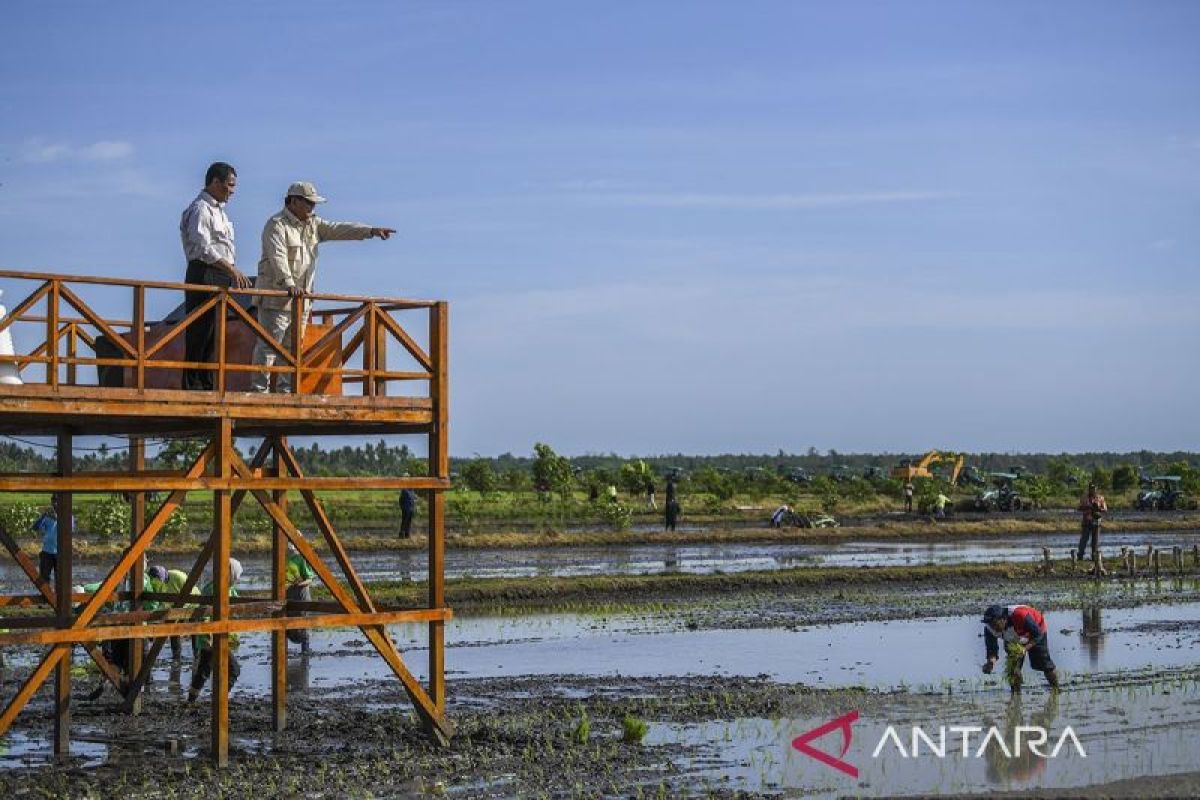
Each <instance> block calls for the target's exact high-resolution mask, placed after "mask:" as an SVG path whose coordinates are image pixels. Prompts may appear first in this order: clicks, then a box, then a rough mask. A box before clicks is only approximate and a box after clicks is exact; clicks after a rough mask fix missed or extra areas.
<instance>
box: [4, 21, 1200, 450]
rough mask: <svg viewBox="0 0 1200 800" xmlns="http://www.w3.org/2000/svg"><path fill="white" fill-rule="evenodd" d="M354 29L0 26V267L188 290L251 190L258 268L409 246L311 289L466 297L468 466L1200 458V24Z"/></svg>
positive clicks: (458, 301) (460, 380)
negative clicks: (781, 457) (197, 230)
mask: <svg viewBox="0 0 1200 800" xmlns="http://www.w3.org/2000/svg"><path fill="white" fill-rule="evenodd" d="M329 10H330V9H329V7H328V6H325V5H323V6H318V5H315V4H307V3H303V2H291V3H276V2H262V3H254V4H237V3H224V2H214V3H210V4H207V5H205V6H204V9H203V14H199V13H198V11H199V10H198V9H196V8H194V7H184V6H178V7H177V6H174V5H170V4H131V5H120V4H115V5H97V4H92V3H82V2H65V3H58V4H54V6H53V7H52V8H50V7H45V6H41V5H37V4H22V5H19V6H15V7H13V8H11V9H9V10H8V13H7V14H6V27H7V29H8V30H9V44H8V46H7V47H6V48H5V49H4V50H3V51H2V52H0V268H3V269H23V270H38V271H51V272H67V273H88V274H97V275H110V276H117V277H125V278H139V279H164V280H182V277H183V270H184V265H183V262H182V255H181V252H180V246H179V238H178V220H179V214H180V212H181V211H182V210H183V208H184V207H185V206H186V205H187V204H188V202H190V200H191V199H192V197H194V196H195V194H196V193H197V191H198V190H199V189H200V188H201V187H200V184H201V183H202V176H203V172H204V169H205V167H206V166H207V165H208V163H209V162H211V161H213V160H218V159H220V160H227V161H230V162H232V163H233V164H234V165H235V166H236V167H237V169H238V173H239V187H238V192H237V194H236V196H235V197H234V199H233V201H232V202H231V203H230V205H229V212H230V215H231V217H232V219H233V222H234V225H235V227H236V229H237V240H238V251H239V257H238V261H239V263H240V266H241V267H242V268H243V269H244V270H249V271H251V272H253V270H254V264H255V263H256V262H257V260H258V237H259V232H260V231H261V228H262V225H263V223H264V222H265V220H266V219H267V217H269V216H270V215H271V214H273V213H275V212H276V211H277V210H278V207H279V204H280V199H281V196H282V194H283V192H284V189H285V187H286V186H287V184H288V183H290V182H291V181H293V180H296V179H308V180H312V181H314V182H315V183H316V185H317V187H318V188H319V190H320V191H321V193H322V194H324V195H326V196H327V197H329V198H330V202H329V203H328V204H326V206H324V207H323V208H322V213H323V215H324V216H326V217H327V218H329V219H334V220H339V219H344V220H357V221H362V222H366V223H369V224H373V225H386V226H390V227H394V228H397V229H398V230H399V234H398V236H397V237H395V238H393V239H392V240H390V241H388V242H380V241H372V242H366V243H333V244H330V245H327V246H325V247H323V248H322V251H321V260H320V264H319V267H318V273H317V284H318V290H319V291H324V292H344V293H350V294H374V295H388V296H406V297H419V298H431V299H446V300H448V301H449V302H450V303H451V324H450V342H451V345H450V347H451V350H450V357H451V365H450V369H451V452H452V453H453V454H455V455H456V456H465V455H469V454H471V453H476V452H477V453H482V454H487V455H499V454H501V453H504V452H513V453H520V454H524V453H526V452H528V451H530V450H531V449H532V445H533V442H535V441H545V442H547V443H549V444H551V445H552V446H554V447H555V449H556V450H558V451H559V452H562V453H567V454H573V455H580V454H585V453H588V452H602V453H607V452H617V453H630V454H649V453H664V454H673V453H723V452H733V453H738V452H744V453H751V452H753V453H773V452H776V451H778V450H780V449H782V450H785V451H787V452H794V453H803V452H805V451H807V449H808V448H809V447H815V448H817V449H818V450H819V451H821V452H822V453H824V452H825V451H826V450H828V449H831V448H832V449H835V450H837V451H839V452H847V453H849V452H872V453H882V452H892V453H919V452H924V451H926V450H928V449H930V448H934V447H939V448H940V447H946V448H947V449H954V450H964V451H971V452H980V451H987V452H1000V453H1007V452H1052V453H1058V452H1097V451H1120V452H1132V451H1138V450H1143V449H1146V450H1153V451H1159V452H1173V451H1177V450H1178V451H1190V452H1195V451H1198V450H1200V422H1198V421H1197V415H1196V414H1195V411H1194V400H1195V398H1197V397H1200V376H1197V373H1196V370H1195V368H1194V365H1195V364H1196V360H1197V359H1196V356H1195V354H1194V351H1195V349H1196V345H1197V343H1200V312H1198V311H1197V308H1198V307H1200V306H1198V304H1197V301H1198V300H1200V277H1198V276H1200V272H1198V271H1197V269H1196V266H1197V265H1196V255H1195V254H1196V253H1197V252H1198V251H1200V233H1198V230H1197V225H1196V224H1195V219H1196V215H1197V212H1198V211H1200V183H1198V181H1197V178H1200V81H1197V80H1196V77H1197V75H1200V48H1197V47H1196V46H1195V41H1196V40H1197V34H1198V33H1200V5H1197V4H1195V3H1188V2H1160V3H1154V4H1128V3H1116V2H1101V3H1091V2H1089V3H1083V2H1065V3H1057V4H1053V5H1052V6H1047V5H1045V4H1040V3H1034V2H1014V3H1007V4H1003V5H977V4H953V3H938V2H911V3H904V4H884V3H872V2H851V3H835V2H772V1H768V2H762V3H756V4H752V5H745V4H733V3H719V2H695V3H682V2H679V3H676V2H654V3H640V4H633V3H615V4H609V5H606V6H604V7H599V6H596V7H589V6H580V5H576V4H562V3H554V2H548V1H546V2H532V1H530V0H519V1H515V2H512V3H505V4H490V3H484V2H459V3H419V2H407V3H376V2H371V3H349V4H346V5H345V6H343V11H342V13H329ZM316 11H319V12H320V13H313V12H316ZM2 283H3V282H2V281H0V284H2ZM2 288H4V287H3V286H2V285H0V289H2ZM2 301H3V302H5V303H6V304H11V303H12V302H15V299H14V298H12V297H8V296H5V297H4V298H3V300H2Z"/></svg>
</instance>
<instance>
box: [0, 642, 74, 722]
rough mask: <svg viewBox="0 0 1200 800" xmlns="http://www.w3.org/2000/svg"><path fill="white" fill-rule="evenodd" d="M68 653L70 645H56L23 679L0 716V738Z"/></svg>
mask: <svg viewBox="0 0 1200 800" xmlns="http://www.w3.org/2000/svg"><path fill="white" fill-rule="evenodd" d="M70 652H71V645H69V644H57V645H55V646H54V647H51V648H50V651H49V652H48V653H46V655H44V656H43V657H42V661H41V663H40V664H38V665H37V669H35V670H34V671H33V674H32V675H30V676H29V677H28V678H26V679H25V683H24V684H22V685H21V688H20V689H19V690H18V691H17V693H16V695H15V696H13V699H12V700H9V701H8V705H7V706H5V708H4V713H2V714H0V736H3V735H4V734H6V733H8V729H9V728H10V727H11V726H12V723H13V720H14V719H16V718H17V714H20V713H21V709H23V708H24V707H25V704H26V703H28V702H29V699H30V698H31V697H33V694H34V692H36V691H37V690H38V688H40V687H41V685H42V684H43V683H45V681H46V678H48V677H50V673H51V672H53V671H54V668H55V667H57V666H58V662H60V661H62V660H63V659H64V658H65V657H66V656H67V655H68V654H70Z"/></svg>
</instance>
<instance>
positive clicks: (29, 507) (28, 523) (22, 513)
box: [0, 503, 42, 536]
mask: <svg viewBox="0 0 1200 800" xmlns="http://www.w3.org/2000/svg"><path fill="white" fill-rule="evenodd" d="M41 513H42V510H41V508H39V507H38V506H37V505H35V504H33V503H13V504H12V505H7V506H0V527H3V528H4V530H6V531H8V533H9V535H10V536H23V535H25V534H27V533H29V531H30V529H31V528H32V527H33V523H34V522H36V521H37V518H38V516H40V515H41Z"/></svg>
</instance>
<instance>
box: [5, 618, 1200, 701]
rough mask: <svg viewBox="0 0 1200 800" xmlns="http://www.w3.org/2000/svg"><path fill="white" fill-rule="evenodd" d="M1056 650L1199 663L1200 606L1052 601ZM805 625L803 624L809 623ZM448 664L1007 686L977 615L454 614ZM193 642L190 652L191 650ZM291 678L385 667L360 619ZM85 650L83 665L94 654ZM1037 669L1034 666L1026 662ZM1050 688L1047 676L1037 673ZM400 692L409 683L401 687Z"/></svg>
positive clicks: (252, 683)
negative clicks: (761, 623)
mask: <svg viewBox="0 0 1200 800" xmlns="http://www.w3.org/2000/svg"><path fill="white" fill-rule="evenodd" d="M1046 619H1047V622H1048V624H1049V627H1050V652H1051V655H1052V657H1053V658H1054V661H1055V662H1056V664H1057V665H1058V667H1059V670H1060V673H1061V674H1062V675H1063V678H1064V681H1065V682H1067V683H1070V682H1071V681H1072V679H1073V678H1074V677H1076V676H1083V675H1088V674H1094V673H1099V672H1113V671H1118V670H1139V669H1148V668H1171V667H1182V666H1188V665H1194V664H1196V663H1197V653H1200V603H1182V604H1170V605H1166V604H1160V605H1145V606H1141V607H1138V608H1129V609H1109V610H1101V609H1095V608H1092V609H1086V610H1072V611H1057V612H1048V613H1047V614H1046ZM798 622H801V621H800V620H798ZM390 630H391V632H392V635H393V638H394V640H395V641H396V643H397V645H398V646H399V647H400V649H401V651H402V652H404V653H406V654H407V661H408V665H409V667H410V668H411V669H412V670H413V672H414V673H415V674H417V675H418V676H420V677H422V679H423V677H424V674H425V660H426V659H425V657H424V655H425V632H424V628H423V627H421V626H416V625H403V626H393V627H392V628H391V629H390ZM446 640H447V642H448V648H447V653H446V671H447V675H448V677H449V678H450V679H451V680H453V679H455V678H511V677H517V676H529V675H556V674H558V675H582V676H596V677H601V676H613V675H623V676H626V677H662V676H689V675H720V676H756V675H762V676H767V677H770V678H772V679H774V680H776V681H779V682H784V683H805V684H811V685H814V686H821V687H845V686H867V687H874V688H884V689H887V688H911V689H931V690H937V691H941V690H945V689H953V690H956V691H974V690H978V689H981V688H998V687H999V686H1000V680H1001V679H1000V676H999V675H998V674H997V675H994V676H989V677H985V676H983V675H981V674H980V670H979V665H980V664H981V663H982V662H983V659H984V645H983V639H982V625H981V624H980V622H979V620H978V617H977V616H975V615H971V616H947V617H937V618H929V619H919V620H900V621H883V622H879V621H874V622H862V623H847V624H835V625H819V626H813V627H808V628H799V629H795V630H789V629H779V628H772V629H738V630H729V629H715V630H703V629H702V630H688V629H687V628H686V627H684V626H683V625H682V624H681V623H680V622H679V621H678V620H675V621H673V622H669V623H665V624H664V622H662V621H661V620H660V619H658V618H657V617H654V616H652V615H644V616H637V615H613V616H588V615H581V614H539V615H530V616H525V617H504V618H458V619H455V620H452V621H451V622H450V623H449V624H448V629H447V633H446ZM186 649H187V648H186V646H185V652H186ZM289 649H290V652H291V660H290V668H291V670H292V672H293V675H292V679H291V684H292V687H293V689H294V690H298V691H304V689H305V688H307V687H314V688H334V687H337V686H339V685H344V684H347V683H348V682H351V681H355V680H366V679H380V678H386V677H387V676H388V675H389V673H388V671H387V667H386V666H385V665H384V663H383V661H382V659H380V657H379V656H378V655H377V654H376V652H375V650H374V649H373V648H372V647H371V646H370V645H369V644H368V643H367V642H366V641H365V639H364V637H363V636H362V635H361V634H360V633H359V632H358V631H356V630H325V631H316V632H314V633H313V653H312V654H311V655H310V656H309V657H307V658H301V657H300V656H299V654H298V649H297V648H296V646H295V645H289ZM239 654H240V658H241V660H242V664H243V671H242V678H241V680H240V682H239V683H238V685H237V687H236V690H235V691H236V692H237V693H242V692H245V693H252V694H257V695H264V694H267V693H269V691H270V670H269V639H268V637H266V636H264V635H261V634H250V635H245V636H243V637H242V644H241V648H240V651H239ZM33 656H34V653H33V652H32V651H28V650H26V651H16V652H12V653H10V654H9V661H10V663H11V664H12V666H13V667H14V671H24V670H26V669H28V668H29V666H30V665H31V663H32V658H33ZM76 658H77V660H78V661H80V663H83V661H84V657H83V656H82V655H79V654H77V655H76ZM1027 670H1028V667H1027ZM189 673H190V663H189V662H187V661H186V656H185V663H184V664H183V665H182V668H181V669H180V668H179V667H178V666H177V671H176V672H175V674H174V675H172V674H171V672H170V671H169V669H168V665H167V661H166V660H160V661H159V667H158V671H157V673H156V678H157V680H158V685H159V686H160V687H171V686H174V687H178V686H179V683H180V681H181V680H182V681H183V682H184V683H186V681H187V678H188V675H189ZM1027 681H1028V683H1029V684H1030V685H1031V686H1033V687H1037V686H1039V685H1040V683H1041V677H1040V676H1039V675H1037V674H1036V673H1028V675H1027ZM397 696H399V692H397Z"/></svg>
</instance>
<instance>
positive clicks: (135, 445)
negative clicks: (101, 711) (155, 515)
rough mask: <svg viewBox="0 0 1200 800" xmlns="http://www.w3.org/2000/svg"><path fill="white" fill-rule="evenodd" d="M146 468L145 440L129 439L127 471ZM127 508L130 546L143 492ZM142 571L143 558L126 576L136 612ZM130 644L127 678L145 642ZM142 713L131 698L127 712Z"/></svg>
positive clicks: (138, 664) (137, 668)
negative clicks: (127, 576)
mask: <svg viewBox="0 0 1200 800" xmlns="http://www.w3.org/2000/svg"><path fill="white" fill-rule="evenodd" d="M144 469H146V440H145V439H143V438H142V437H140V436H130V437H129V470H130V472H141V471H142V470H144ZM130 504H131V507H130V509H129V543H130V545H132V544H133V543H134V542H136V541H137V537H138V534H139V533H141V532H142V529H143V528H145V527H146V493H145V492H133V493H132V494H131V495H130ZM145 569H146V561H145V559H144V558H139V559H138V560H137V561H135V562H134V564H133V569H132V570H131V571H130V573H129V593H130V595H131V597H130V602H129V607H130V609H131V610H132V611H134V612H137V611H141V610H142V602H141V596H142V589H143V588H144V585H145ZM130 644H131V645H132V646H131V647H130V648H129V667H128V669H129V675H130V677H132V676H134V675H137V674H138V673H139V672H141V671H142V655H143V653H144V652H145V642H144V641H143V640H141V639H136V640H134V641H133V642H130ZM141 711H142V699H141V695H140V694H138V695H134V696H133V697H132V702H131V707H130V712H131V713H133V714H140V713H141Z"/></svg>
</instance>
